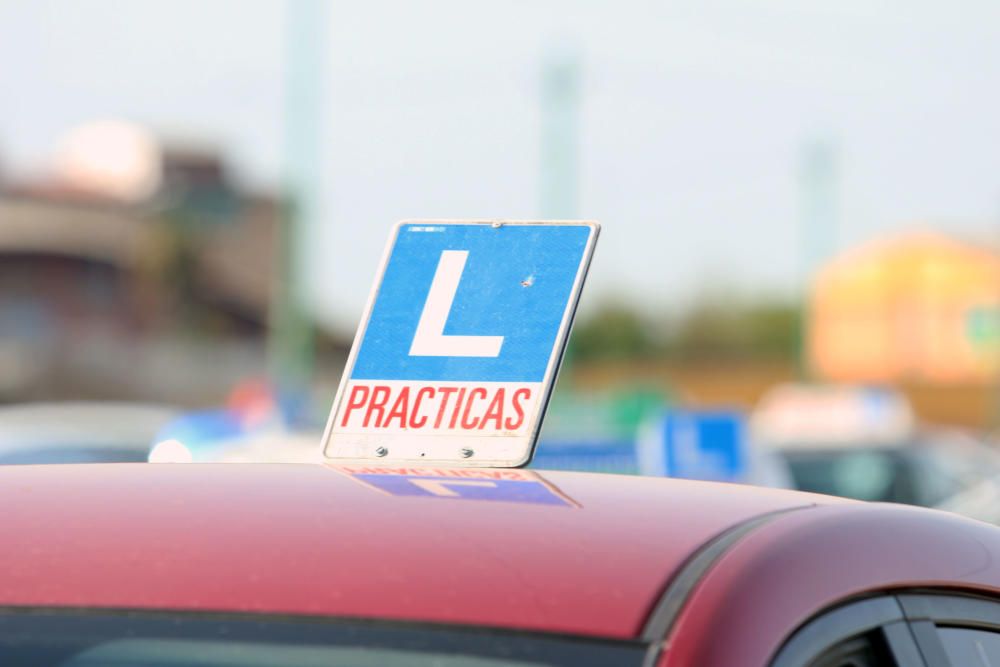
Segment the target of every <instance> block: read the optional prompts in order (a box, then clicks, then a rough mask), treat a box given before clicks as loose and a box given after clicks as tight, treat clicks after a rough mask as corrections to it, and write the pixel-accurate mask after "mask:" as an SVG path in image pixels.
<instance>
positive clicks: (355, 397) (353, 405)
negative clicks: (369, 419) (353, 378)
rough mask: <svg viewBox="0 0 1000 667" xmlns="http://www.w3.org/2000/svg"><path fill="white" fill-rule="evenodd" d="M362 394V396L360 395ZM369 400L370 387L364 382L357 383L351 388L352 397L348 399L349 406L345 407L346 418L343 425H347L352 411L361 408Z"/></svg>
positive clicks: (342, 421)
mask: <svg viewBox="0 0 1000 667" xmlns="http://www.w3.org/2000/svg"><path fill="white" fill-rule="evenodd" d="M359 394H360V396H359ZM367 400H368V387H367V386H365V385H363V384H356V385H354V386H353V387H352V388H351V397H350V398H349V399H347V407H346V408H344V418H343V420H341V422H340V425H341V426H347V420H348V418H350V416H351V412H352V411H354V410H356V409H357V408H360V407H361V406H363V405H364V404H365V401H367Z"/></svg>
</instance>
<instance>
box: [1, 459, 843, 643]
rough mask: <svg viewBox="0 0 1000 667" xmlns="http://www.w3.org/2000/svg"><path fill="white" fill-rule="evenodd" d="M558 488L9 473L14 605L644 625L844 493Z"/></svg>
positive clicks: (252, 471)
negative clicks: (762, 524)
mask: <svg viewBox="0 0 1000 667" xmlns="http://www.w3.org/2000/svg"><path fill="white" fill-rule="evenodd" d="M445 474H451V473H449V472H448V471H445ZM454 474H456V475H460V476H463V477H461V478H463V479H468V478H469V475H472V477H473V478H475V477H476V476H477V475H478V476H485V478H486V479H489V478H490V476H491V475H493V476H502V475H510V474H515V475H516V474H520V475H523V474H525V473H524V471H499V470H480V471H478V472H474V473H469V472H468V471H466V472H455V473H454ZM527 474H531V473H527ZM497 478H498V479H503V477H497ZM543 483H545V484H546V488H547V489H550V490H551V493H552V494H553V496H552V497H553V498H557V499H559V501H558V502H556V503H554V504H537V503H531V502H503V501H495V500H478V501H476V500H466V499H463V498H462V497H457V496H456V497H451V498H448V497H426V496H425V497H420V496H403V497H400V496H394V495H391V493H385V492H382V491H379V490H377V489H375V488H373V487H370V486H366V485H365V484H363V483H359V481H358V480H357V479H352V478H351V477H349V476H348V475H346V474H343V473H342V472H338V471H337V470H335V469H333V468H331V467H326V466H320V465H254V464H246V465H241V464H214V465H212V464H208V465H149V464H134V465H127V464H126V465H86V466H42V467H34V466H26V467H2V468H0V506H2V507H3V508H4V511H3V513H2V515H0V517H2V518H0V529H2V532H3V536H4V543H5V548H4V549H2V550H0V605H7V606H22V605H29V606H60V607H61V606H73V607H94V608H138V609H177V610H182V609H183V610H201V611H227V612H247V611H252V612H269V613H278V614H308V615H333V616H344V617H377V618H386V619H400V620H418V621H430V622H448V623H460V624H479V625H487V626H498V627H510V628H524V629H532V630H541V631H557V632H566V633H579V634H588V635H599V636H605V637H622V638H625V637H636V636H638V635H639V633H640V631H641V629H642V627H643V623H644V622H645V620H646V618H647V616H648V615H649V613H650V610H651V609H652V608H653V607H654V605H655V603H656V601H657V599H658V597H659V596H660V594H661V592H662V591H663V589H664V587H665V585H666V584H667V582H668V580H669V579H670V577H671V575H672V574H674V573H675V572H676V571H677V570H678V569H679V568H680V567H681V565H682V564H683V563H684V562H685V561H686V560H687V559H688V558H689V557H690V556H691V555H692V554H693V553H694V552H695V551H696V550H697V549H698V548H699V547H701V546H702V545H704V544H705V543H706V542H708V541H709V540H711V539H712V538H713V537H714V536H716V535H718V534H719V533H721V532H723V531H725V530H726V529H727V528H730V527H732V526H735V525H737V524H739V523H741V522H744V521H746V520H748V519H750V518H752V517H755V516H758V515H761V514H763V513H768V512H774V511H777V510H782V509H789V508H794V507H800V506H806V505H810V504H813V503H816V502H822V503H826V502H829V503H836V502H837V501H835V500H833V499H823V498H822V497H819V496H810V495H806V494H796V493H793V492H783V491H773V490H766V489H755V488H750V487H740V486H735V485H723V484H708V483H700V482H686V481H679V480H664V479H649V478H640V477H620V476H613V475H591V474H579V473H545V476H544V482H543Z"/></svg>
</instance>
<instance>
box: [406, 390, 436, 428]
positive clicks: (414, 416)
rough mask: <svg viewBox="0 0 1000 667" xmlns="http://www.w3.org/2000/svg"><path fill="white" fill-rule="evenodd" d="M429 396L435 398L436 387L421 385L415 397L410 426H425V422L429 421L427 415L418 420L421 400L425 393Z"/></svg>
mask: <svg viewBox="0 0 1000 667" xmlns="http://www.w3.org/2000/svg"><path fill="white" fill-rule="evenodd" d="M425 394H426V396H427V398H434V387H421V388H420V390H419V391H417V395H416V396H414V397H413V412H411V413H410V428H423V426H424V424H426V423H427V417H421V418H420V420H419V421H417V413H419V412H420V401H422V400H423V398H424V395H425Z"/></svg>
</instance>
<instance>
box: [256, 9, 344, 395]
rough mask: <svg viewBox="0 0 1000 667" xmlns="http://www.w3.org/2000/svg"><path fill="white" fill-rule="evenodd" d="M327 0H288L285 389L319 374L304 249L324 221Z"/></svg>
mask: <svg viewBox="0 0 1000 667" xmlns="http://www.w3.org/2000/svg"><path fill="white" fill-rule="evenodd" d="M327 9H328V3H327V2H326V0H285V26H284V27H285V71H284V167H283V169H284V173H283V181H284V182H283V186H284V187H283V192H282V196H283V201H282V211H281V219H280V224H279V228H278V233H277V234H276V236H275V254H274V258H275V272H274V275H275V284H274V288H273V292H272V302H271V310H270V328H271V331H270V338H269V341H268V364H269V367H270V372H271V376H272V378H273V379H274V380H275V381H276V383H277V385H278V387H279V388H280V389H283V390H291V391H301V390H302V389H304V388H305V387H306V386H307V384H308V383H309V381H310V379H311V377H312V371H313V363H314V340H313V332H312V320H311V318H310V316H309V314H308V313H307V312H306V309H305V307H304V304H303V290H302V289H301V286H302V284H303V281H304V279H305V269H306V267H305V266H304V261H303V260H304V257H305V252H303V251H304V250H305V249H306V247H307V244H306V238H307V235H308V234H309V232H310V231H313V232H314V231H315V227H316V225H317V224H318V220H317V218H318V215H319V206H320V191H321V188H320V180H319V179H320V174H321V173H322V170H321V167H322V164H321V162H322V155H323V150H322V145H323V139H324V135H323V131H322V129H323V127H324V120H325V113H326V105H325V103H324V102H325V92H326V67H325V65H326V61H327V57H328V55H329V52H328V46H329V41H328V30H327V29H328V23H329V17H328V15H327Z"/></svg>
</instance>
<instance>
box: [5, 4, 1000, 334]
mask: <svg viewBox="0 0 1000 667" xmlns="http://www.w3.org/2000/svg"><path fill="white" fill-rule="evenodd" d="M285 12H286V7H285V3H284V2H281V1H279V0H264V1H251V0H226V1H223V0H207V1H203V0H170V1H161V2H158V1H154V0H142V1H127V0H125V1H118V2H112V1H111V0H61V1H56V0H20V1H19V0H0V165H3V168H4V169H5V170H7V171H11V172H14V173H17V174H21V175H24V174H30V173H38V172H42V171H44V170H45V168H46V165H47V163H48V161H49V160H50V158H51V156H52V153H53V151H54V150H55V147H56V145H57V143H58V140H59V138H60V137H61V136H62V135H63V134H64V133H65V132H66V131H67V130H68V129H69V128H71V127H73V126H74V125H76V124H78V123H81V122H85V121H88V120H92V119H95V118H107V117H116V118H126V119H131V120H135V121H138V122H140V123H143V124H146V125H148V126H150V127H151V128H153V129H155V130H156V131H157V132H159V133H162V134H164V135H166V136H170V137H178V138H183V139H186V140H196V141H201V142H207V143H208V144H210V145H214V146H217V147H218V148H220V149H221V150H223V151H224V152H225V154H226V155H227V156H228V157H229V158H230V160H231V161H232V163H233V165H234V167H235V168H236V170H237V172H238V174H239V175H240V178H241V179H243V180H244V181H245V182H247V183H251V184H255V185H265V186H271V185H275V184H277V183H279V182H280V180H281V175H282V173H283V164H284V157H283V145H284V144H283V136H284V132H285V117H284V110H285V106H284V101H283V98H282V95H283V92H284V90H285V88H284V85H283V72H284V69H283V68H284V63H285V56H286V43H285V39H286V32H287V31H286V24H285ZM326 13H327V16H328V24H327V25H326V26H325V27H326V28H327V34H328V37H329V45H328V48H327V49H326V50H325V51H324V52H323V53H322V57H321V58H320V59H319V60H320V61H321V62H320V63H319V71H320V72H321V73H322V76H323V77H324V80H325V81H326V83H327V85H326V90H327V92H328V95H327V99H326V106H325V107H323V108H324V113H323V115H322V123H321V127H320V128H319V132H320V138H319V141H320V144H319V146H320V148H321V150H320V151H319V154H320V155H321V156H322V162H321V163H320V167H321V169H320V172H319V178H318V180H317V183H319V184H320V186H321V190H322V193H321V202H322V206H321V209H320V211H319V216H318V218H317V219H316V220H315V221H314V223H313V224H312V225H311V227H310V229H309V230H308V236H307V238H306V243H305V244H304V245H305V246H306V247H307V249H308V253H307V256H306V257H304V258H303V264H304V267H305V268H304V272H305V274H306V276H307V277H308V283H309V284H308V296H309V298H310V299H311V301H312V303H313V304H314V305H315V307H316V309H317V311H318V312H319V313H320V314H321V316H322V317H323V318H324V319H326V320H327V321H330V322H332V323H335V324H338V325H339V326H341V327H343V328H345V329H349V328H351V327H353V326H354V323H355V321H356V319H357V317H358V315H359V312H360V310H361V307H362V305H363V302H364V299H365V297H366V295H367V291H368V287H369V283H370V280H371V277H372V274H373V271H374V267H375V264H376V263H377V260H378V257H379V255H380V252H381V249H382V245H383V243H384V241H385V237H386V234H387V231H388V229H389V227H390V225H391V224H392V223H393V222H394V221H396V220H398V219H400V218H421V217H446V218H461V217H491V218H502V217H509V218H532V217H537V215H538V213H539V206H538V200H539V193H538V180H539V179H538V173H539V137H540V123H539V117H540V112H539V107H540V96H539V89H540V85H539V80H540V76H541V74H540V72H541V63H542V61H543V59H544V57H545V54H546V53H547V52H549V51H551V50H552V49H554V48H556V47H557V46H558V47H559V48H561V49H562V50H564V51H565V50H567V49H569V50H575V51H576V52H577V53H578V54H579V57H580V62H581V66H582V71H583V96H582V100H581V109H580V118H581V123H580V147H581V165H580V190H581V197H580V201H579V206H578V211H579V213H580V215H581V216H582V217H587V218H594V219H598V220H600V221H601V222H602V223H603V224H604V233H603V234H602V239H601V243H600V246H599V248H598V251H597V256H596V258H595V262H594V269H593V274H592V281H591V283H590V286H589V288H588V294H587V295H586V297H585V300H586V302H587V303H588V304H590V306H591V307H592V306H593V305H594V304H597V303H600V302H601V301H602V300H604V299H609V298H612V297H616V298H617V297H618V296H626V297H628V298H631V299H633V300H635V301H636V302H638V303H641V304H646V305H648V307H649V308H650V310H651V312H653V311H654V310H658V309H662V308H664V307H667V306H669V305H670V304H675V303H678V302H679V301H684V300H686V299H690V298H692V297H693V295H696V294H697V293H698V291H699V289H700V288H701V286H702V285H703V284H705V283H706V282H707V283H712V284H716V285H727V284H729V285H735V286H738V287H740V288H742V289H747V290H752V291H780V292H786V293H790V292H791V291H793V290H794V289H795V285H796V284H797V280H798V277H799V276H800V275H801V271H802V265H803V263H804V262H807V261H808V260H807V259H804V258H803V257H802V256H801V255H802V253H801V252H800V248H801V247H802V245H803V244H802V242H801V239H800V231H799V229H800V219H801V216H800V213H799V211H800V206H799V199H800V193H799V189H798V186H797V181H796V178H797V177H796V174H797V165H798V163H799V161H800V156H801V153H802V149H803V146H804V145H805V144H806V143H808V142H809V141H812V140H815V139H825V140H826V141H828V142H831V143H832V145H833V146H835V148H836V156H837V162H838V164H839V190H838V192H839V194H838V198H837V202H838V203H837V208H838V211H839V214H838V223H837V226H836V229H835V230H833V231H832V233H828V234H821V235H819V238H828V239H829V241H828V242H827V243H826V248H827V250H829V251H830V252H833V251H836V250H843V249H845V248H847V247H850V246H851V245H853V244H856V243H859V242H861V241H864V240H866V239H869V238H872V237H874V236H877V235H879V234H883V233H887V232H891V231H894V230H898V229H904V228H907V227H909V226H913V225H914V224H915V223H922V224H924V225H925V226H931V227H935V228H939V229H943V230H946V231H951V232H953V233H956V234H959V235H963V236H966V237H969V238H974V239H981V240H993V241H996V240H998V239H1000V86H998V83H1000V3H997V2H995V0H978V1H975V0H970V1H967V2H952V3H941V2H918V1H916V0H901V1H899V2H873V1H872V0H836V1H832V2H816V3H809V2H805V1H803V0H728V1H726V2H722V1H707V0H698V1H694V0H692V1H691V2H639V1H636V0H629V1H627V0H621V1H616V2H610V1H608V2H587V1H584V0H575V1H570V0H567V1H565V2H560V1H556V0H551V1H528V0H523V1H515V2H510V1H505V2H496V1H494V2H478V1H472V0H425V1H422V2H388V1H386V0H374V1H365V2H360V1H359V2H343V1H336V2H332V3H330V5H329V6H328V7H327V12H326ZM560 45H561V46H560ZM0 223H2V221H0Z"/></svg>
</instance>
